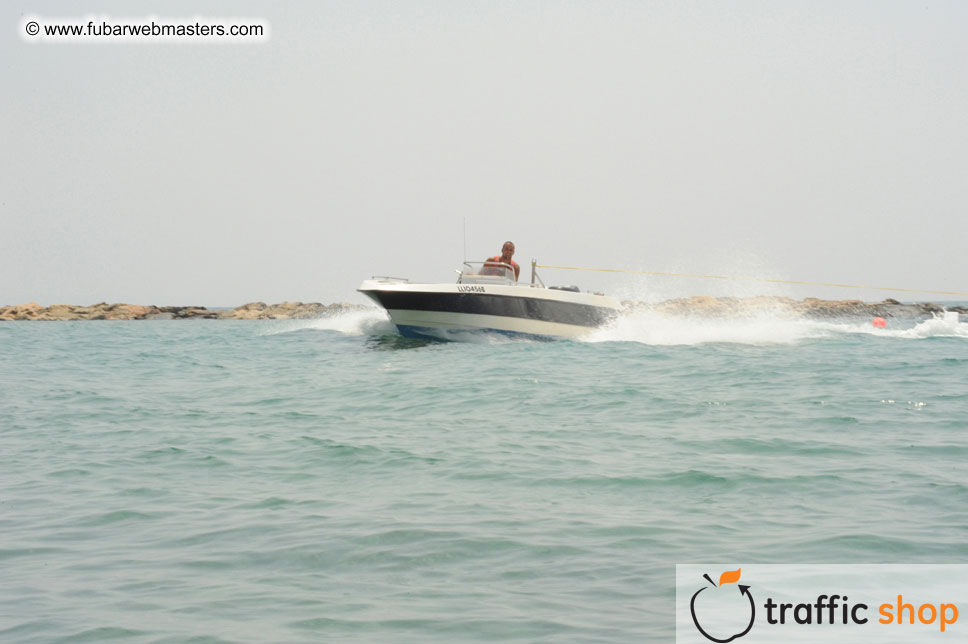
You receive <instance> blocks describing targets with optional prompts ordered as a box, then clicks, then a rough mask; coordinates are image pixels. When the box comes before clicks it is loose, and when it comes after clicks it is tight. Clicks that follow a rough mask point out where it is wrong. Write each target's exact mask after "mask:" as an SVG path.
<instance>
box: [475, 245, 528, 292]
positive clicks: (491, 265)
mask: <svg viewBox="0 0 968 644" xmlns="http://www.w3.org/2000/svg"><path fill="white" fill-rule="evenodd" d="M513 256H514V242H509V241H506V242H504V246H502V247H501V254H500V255H495V256H494V257H488V258H487V261H485V262H484V268H482V269H481V275H504V272H505V271H506V270H507V268H506V267H504V266H501V264H507V265H508V266H510V267H511V268H513V269H514V281H515V282H517V281H518V275H520V274H521V267H520V266H518V263H517V262H516V261H514V260H513V259H511V258H512V257H513Z"/></svg>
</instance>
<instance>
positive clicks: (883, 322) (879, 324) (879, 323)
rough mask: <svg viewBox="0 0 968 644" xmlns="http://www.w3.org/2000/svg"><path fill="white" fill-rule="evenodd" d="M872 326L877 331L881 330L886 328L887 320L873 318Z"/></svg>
mask: <svg viewBox="0 0 968 644" xmlns="http://www.w3.org/2000/svg"><path fill="white" fill-rule="evenodd" d="M874 326H875V327H877V328H878V329H883V328H884V327H886V326H887V320H885V319H884V318H882V317H876V318H874Z"/></svg>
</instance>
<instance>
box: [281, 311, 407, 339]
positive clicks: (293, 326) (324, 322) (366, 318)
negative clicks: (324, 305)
mask: <svg viewBox="0 0 968 644" xmlns="http://www.w3.org/2000/svg"><path fill="white" fill-rule="evenodd" d="M304 329H317V330H320V331H336V332H338V333H342V334H343V335H389V334H392V333H396V332H397V330H396V327H395V326H393V322H391V321H390V318H389V317H388V316H387V314H386V312H385V311H383V310H382V309H377V308H371V309H363V310H359V311H344V312H342V313H337V314H335V315H330V316H327V317H324V318H313V319H309V320H290V321H289V322H288V324H285V325H283V326H281V327H275V328H271V329H266V331H265V332H264V333H263V335H275V334H278V333H291V332H293V331H302V330H304Z"/></svg>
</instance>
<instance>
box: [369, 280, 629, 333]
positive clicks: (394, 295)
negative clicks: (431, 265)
mask: <svg viewBox="0 0 968 644" xmlns="http://www.w3.org/2000/svg"><path fill="white" fill-rule="evenodd" d="M358 290H359V291H360V292H361V293H364V294H365V295H367V296H368V297H370V298H371V299H373V300H374V301H375V302H376V303H377V304H379V305H380V306H382V307H383V308H385V309H386V311H387V313H388V314H389V316H390V319H391V320H392V321H393V323H394V324H395V325H396V327H397V329H398V330H399V332H400V334H401V335H404V336H408V337H431V338H438V339H445V340H460V339H462V336H464V335H465V334H467V333H498V334H505V335H516V336H526V337H532V338H540V339H555V338H577V337H581V336H582V335H585V334H588V333H589V332H590V331H592V330H593V329H595V328H597V327H598V326H600V325H601V324H603V323H604V322H606V321H607V320H609V319H611V318H612V317H613V316H614V315H615V314H616V313H617V312H618V311H619V310H620V308H621V304H620V303H619V302H618V301H617V300H614V299H612V298H609V297H606V296H604V295H596V294H592V293H577V292H572V291H564V290H555V289H547V288H536V287H530V286H526V285H486V286H482V285H466V284H413V283H410V282H405V281H399V280H367V281H366V282H364V283H363V284H362V285H360V288H359V289H358Z"/></svg>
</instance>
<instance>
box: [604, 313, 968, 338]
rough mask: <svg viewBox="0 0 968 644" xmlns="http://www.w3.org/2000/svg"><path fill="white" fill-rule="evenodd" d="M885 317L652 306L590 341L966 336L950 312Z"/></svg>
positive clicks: (625, 317) (967, 326)
mask: <svg viewBox="0 0 968 644" xmlns="http://www.w3.org/2000/svg"><path fill="white" fill-rule="evenodd" d="M911 324H912V323H911V322H909V321H902V320H893V319H892V320H889V321H888V327H887V328H885V329H879V328H876V327H874V326H873V324H872V323H871V321H865V322H859V321H858V322H846V321H844V322H829V321H822V320H811V319H808V318H802V317H796V316H792V315H789V314H784V313H782V312H777V313H760V314H756V315H752V316H748V317H738V318H717V317H699V316H694V317H693V316H677V315H668V314H662V313H657V312H655V311H634V312H629V313H626V314H624V315H621V316H619V317H618V318H616V319H615V320H614V321H612V322H611V323H610V324H608V325H607V326H604V327H602V328H601V329H598V330H596V331H594V332H593V333H592V334H590V335H589V336H587V337H586V338H585V340H587V341H589V342H639V343H642V344H650V345H694V344H709V343H717V342H731V343H737V344H752V345H764V344H792V343H795V342H799V341H802V340H807V339H813V338H823V337H831V336H836V335H840V334H866V335H872V336H877V337H884V338H897V339H922V338H935V337H961V338H968V324H965V323H961V322H959V320H958V314H957V313H950V312H948V313H947V314H946V315H944V316H936V317H934V318H932V319H930V320H923V321H921V322H917V323H914V325H913V326H911Z"/></svg>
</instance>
